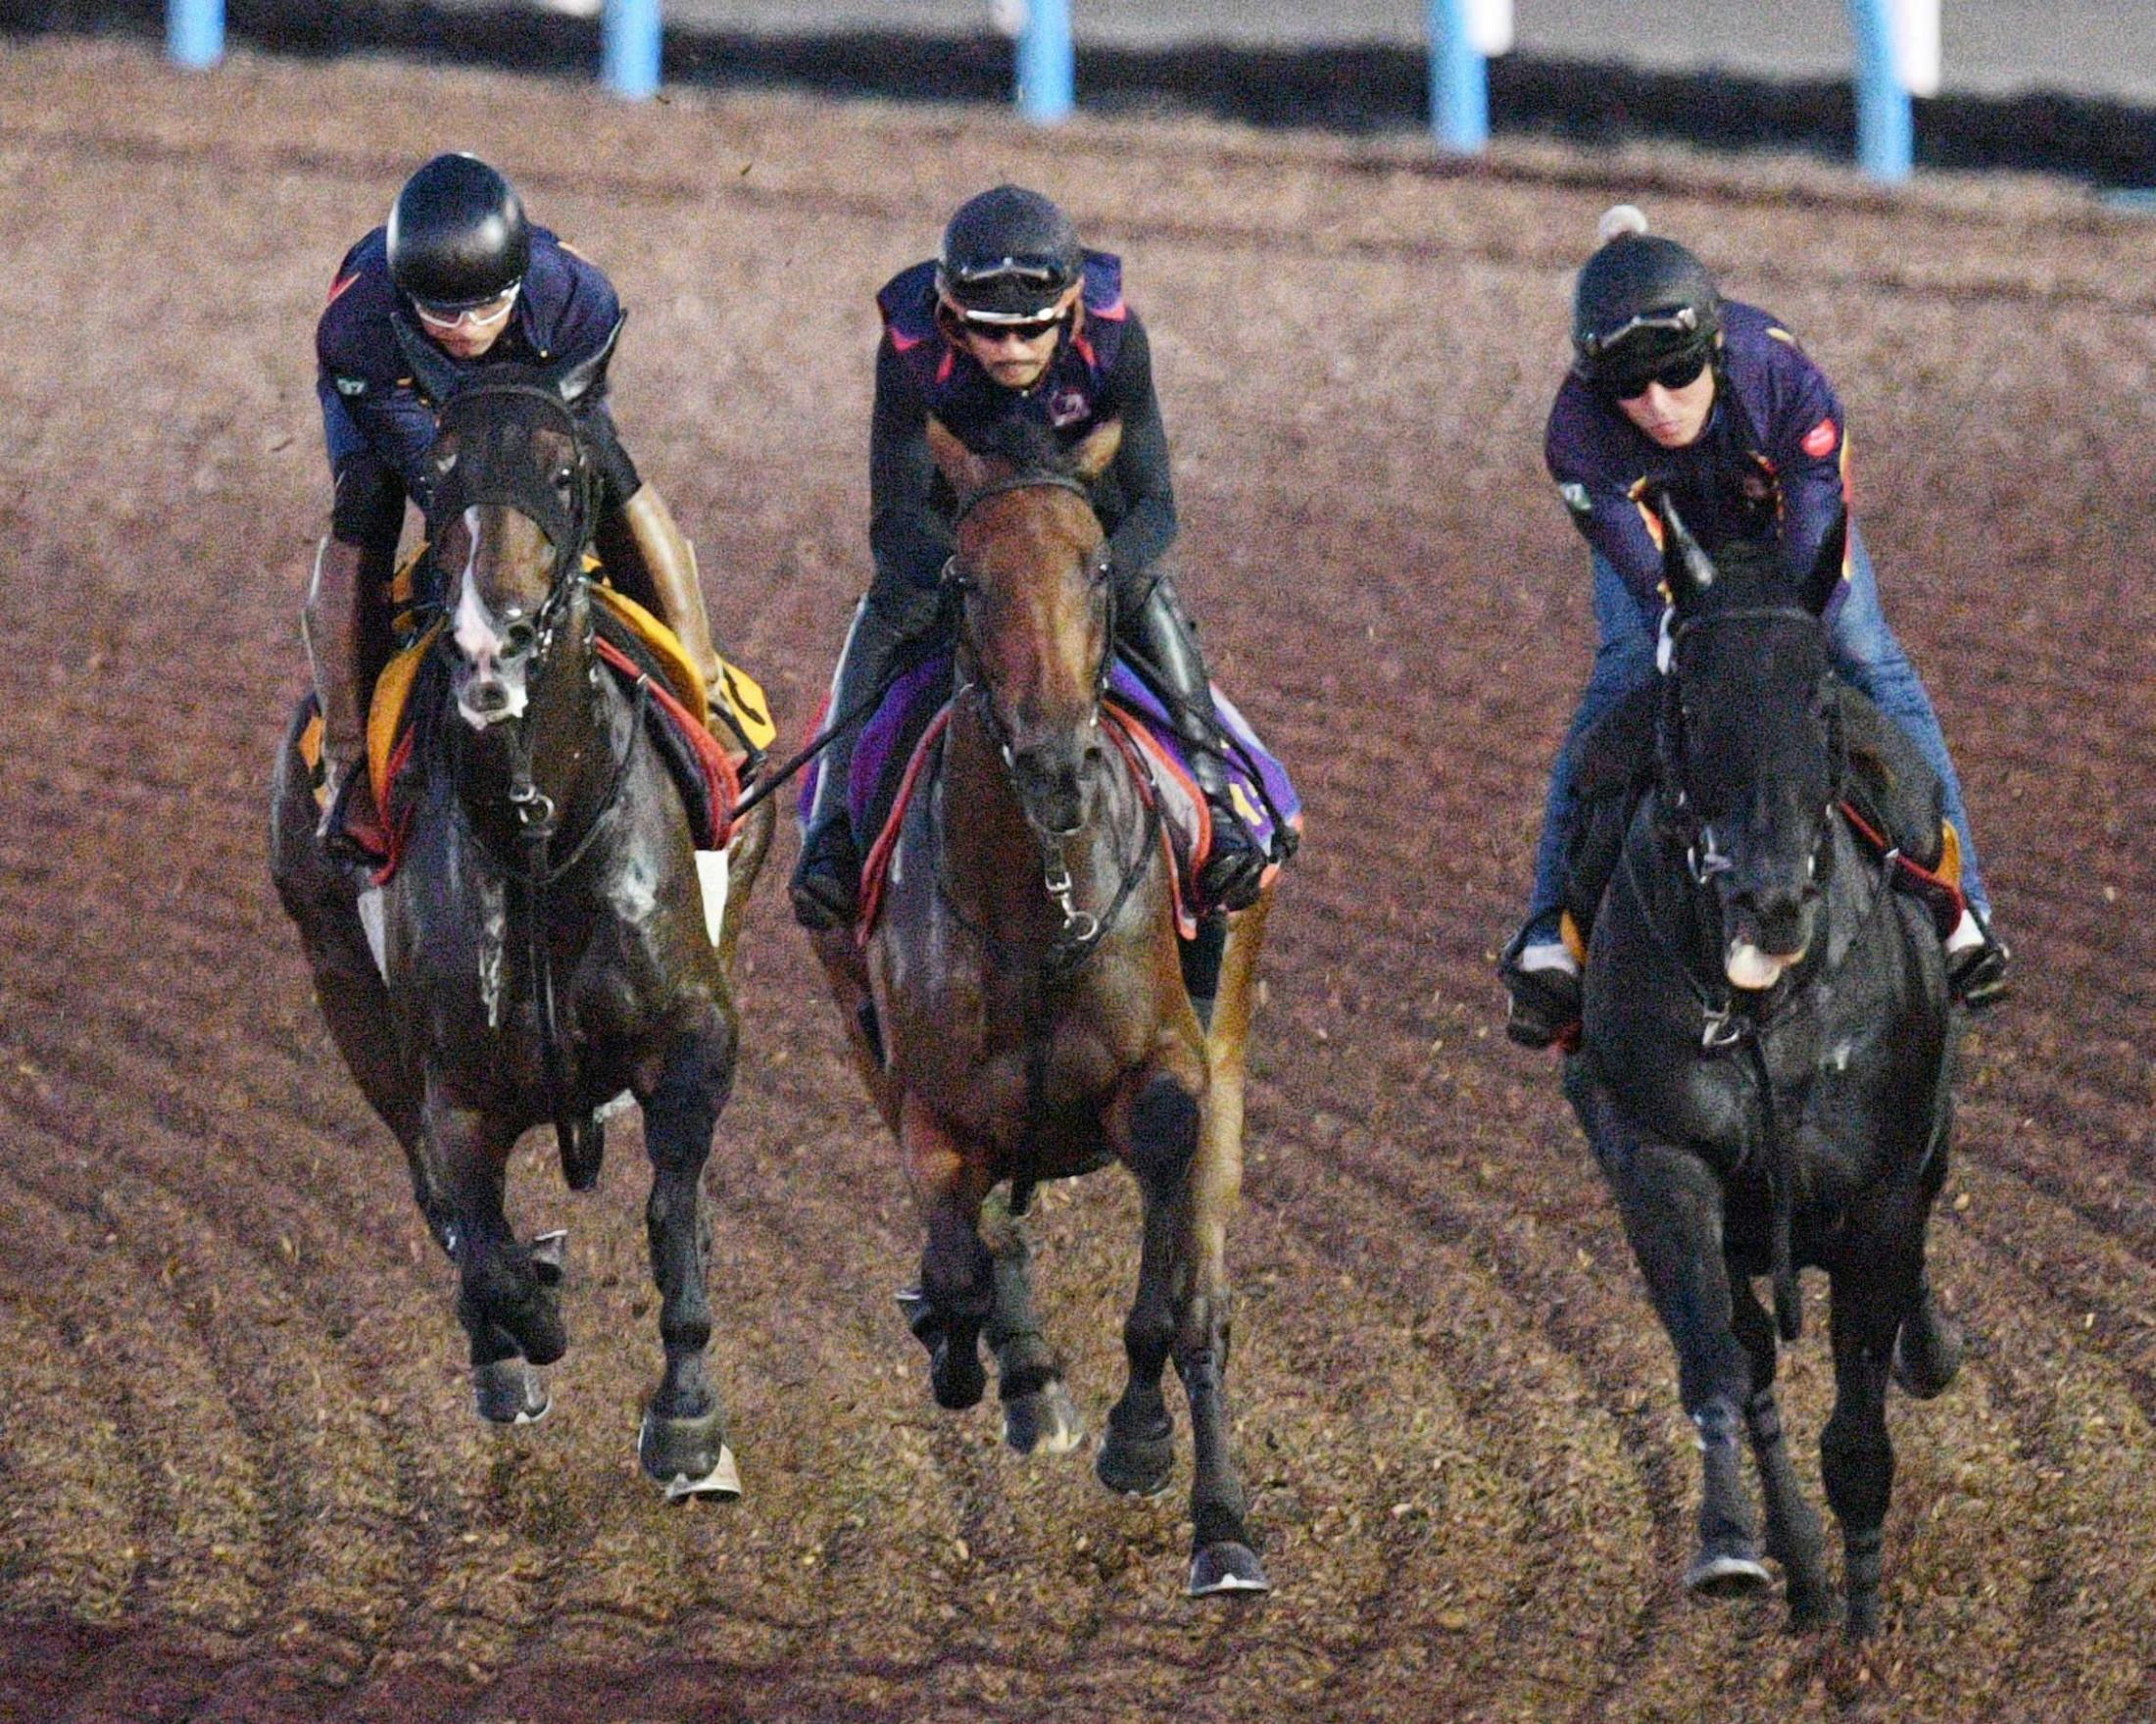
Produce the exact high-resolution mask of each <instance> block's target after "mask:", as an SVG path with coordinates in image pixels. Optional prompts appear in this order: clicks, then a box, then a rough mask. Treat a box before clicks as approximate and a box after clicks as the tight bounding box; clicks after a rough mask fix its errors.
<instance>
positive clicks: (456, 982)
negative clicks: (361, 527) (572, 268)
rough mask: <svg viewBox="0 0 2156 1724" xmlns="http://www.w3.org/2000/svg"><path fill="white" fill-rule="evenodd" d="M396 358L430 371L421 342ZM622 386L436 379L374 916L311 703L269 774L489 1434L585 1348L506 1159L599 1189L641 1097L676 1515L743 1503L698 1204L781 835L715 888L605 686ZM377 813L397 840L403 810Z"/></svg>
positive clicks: (340, 1006) (316, 950)
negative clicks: (513, 1205) (748, 962)
mask: <svg viewBox="0 0 2156 1724" xmlns="http://www.w3.org/2000/svg"><path fill="white" fill-rule="evenodd" d="M407 347H408V354H409V356H410V357H411V358H412V360H413V363H414V364H415V366H417V367H420V368H425V367H427V366H428V363H429V362H428V359H427V354H426V351H425V349H424V344H423V342H420V341H418V340H417V339H415V340H412V341H410V342H408V344H407ZM611 347H612V344H611V342H610V344H609V348H608V350H607V351H608V352H611ZM606 358H607V352H602V353H601V354H600V355H598V356H596V357H595V358H594V359H592V360H590V361H587V362H586V363H584V364H583V365H581V366H573V367H571V366H555V367H511V366H500V367H494V368H489V369H487V370H485V371H484V372H481V373H479V375H478V376H477V377H476V378H475V379H473V380H471V381H469V382H468V383H464V384H460V383H459V382H458V380H457V379H456V378H455V377H454V376H453V375H451V374H447V368H446V367H442V368H436V369H434V370H433V371H432V373H431V374H429V372H428V371H427V370H425V369H422V370H421V373H420V375H421V381H422V382H423V383H425V385H426V386H427V390H428V393H429V395H430V397H431V398H432V399H434V400H435V401H436V402H438V403H440V419H439V425H438V430H437V434H436V437H435V440H434V443H433V446H432V450H431V453H430V456H429V461H430V463H431V468H432V472H433V475H434V478H435V486H434V491H433V495H432V497H431V498H430V499H429V506H428V508H427V511H426V532H427V551H426V555H427V557H428V558H429V559H430V560H431V564H432V567H433V569H434V570H435V571H436V574H437V576H438V578H439V580H440V582H441V584H442V610H443V613H444V616H443V619H442V621H441V623H440V624H439V626H438V627H437V630H436V633H435V638H434V642H433V646H432V648H431V649H430V651H429V652H428V653H427V654H426V655H425V656H424V658H423V661H422V665H421V668H420V670H419V672H418V674H417V677H416V679H415V683H414V689H413V695H412V702H413V707H414V711H415V717H414V728H413V732H412V735H413V738H414V742H413V748H412V753H411V759H410V763H409V765H408V766H407V768H406V773H405V777H404V779H403V780H402V781H401V782H400V783H399V786H398V790H397V807H398V808H399V809H401V810H403V811H405V812H403V813H401V814H398V815H397V816H395V817H396V818H397V819H398V820H399V821H400V822H401V827H402V831H403V833H404V841H403V845H402V854H401V857H400V858H399V860H398V862H397V865H396V868H395V872H394V874H393V875H392V876H391V877H390V878H389V879H388V881H387V883H386V884H385V885H383V886H381V887H380V888H379V889H378V891H367V889H366V882H365V880H364V879H363V878H361V877H360V876H359V875H358V874H357V873H356V872H355V871H354V870H353V869H352V868H350V867H348V866H347V865H344V864H342V863H340V862H336V861H333V860H332V859H331V858H330V857H329V856H328V855H327V854H325V852H324V850H323V848H322V846H321V844H320V843H319V841H318V840H317V838H316V835H315V827H316V820H317V813H318V811H317V808H316V803H315V798H314V794H313V792H312V790H311V788H310V785H309V775H308V766H307V763H306V762H305V761H304V760H303V759H302V757H301V751H300V747H299V738H300V733H301V731H302V729H303V727H304V723H305V720H306V717H307V715H308V709H309V705H310V702H308V701H303V702H302V703H301V711H300V714H299V715H298V716H297V717H296V718H295V720H294V722H293V724H292V726H291V727H290V728H289V729H288V730H287V732H286V735H285V738H284V742H283V744H282V746H281V747H280V748H279V750H278V753H277V758H276V763H275V766H274V771H273V777H272V787H271V798H270V803H271V815H270V867H271V873H272V875H273V877H274V879H275V883H276V887H277V891H278V895H279V897H280V898H281V900H282V902H283V904H284V908H285V910H286V911H287V913H289V914H290V916H291V917H292V920H293V922H294V923H295V924H296V926H297V928H298V931H299V935H300V943H301V946H302V948H303V949H304V951H305V953H306V956H307V960H308V963H309V965H310V968H311V970H312V972H313V976H314V981H315V986H316V993H317V996H318V998H319V1002H320V1005H321V1010H322V1013H323V1016H324V1017H325V1019H326V1020H327V1023H328V1027H329V1030H330V1034H331V1037H332V1039H333V1040H334V1042H335V1043H336V1046H337V1048H338V1051H339V1052H340V1053H341V1054H342V1056H343V1058H344V1060H345V1063H346V1064H347V1065H348V1066H349V1067H350V1069H351V1072H352V1075H353V1077H354V1079H355V1080H356V1081H357V1082H358V1084H359V1086H360V1089H361V1091H362V1093H363V1094H364V1095H365V1096H366V1098H367V1100H368V1103H369V1104H370V1105H371V1106H372V1108H373V1109H374V1111H375V1113H376V1114H377V1115H379V1116H380V1118H381V1120H382V1122H383V1123H384V1124H385V1125H387V1126H388V1128H389V1129H390V1131H391V1133H392V1134H393V1135H394V1136H395V1137H396V1139H397V1141H398V1143H399V1144H400V1145H401V1146H402V1148H403V1150H404V1153H405V1158H406V1161H407V1163H408V1166H409V1170H410V1173H411V1178H412V1188H413V1195H414V1198H415V1199H416V1201H417V1204H418V1207H419V1209H420V1212H421V1214H422V1215H423V1216H424V1217H425V1219H426V1223H427V1226H428V1228H429V1230H430V1231H431V1233H432V1235H433V1237H434V1239H435V1240H436V1242H437V1243H438V1244H439V1245H440V1247H441V1249H442V1250H443V1251H444V1253H446V1254H447V1255H448V1256H449V1257H450V1259H451V1260H452V1261H453V1262H454V1263H455V1264H456V1266H457V1270H458V1275H459V1297H458V1304H457V1314H458V1317H459V1319H460V1321H461V1322H462V1324H463V1326H464V1328H465V1330H466V1335H467V1336H468V1338H469V1343H470V1363H471V1381H472V1388H473V1395H474V1400H475V1403H476V1407H477V1411H478V1413H479V1416H480V1417H481V1418H483V1419H485V1420H487V1421H489V1422H490V1423H493V1424H498V1425H518V1424H526V1423H529V1422H531V1421H533V1420H536V1419H538V1418H540V1417H543V1416H544V1415H545V1414H546V1412H547V1410H548V1408H549V1405H550V1404H551V1403H550V1397H549V1394H548V1391H547V1387H546V1384H545V1380H544V1377H543V1376H542V1374H541V1371H540V1369H539V1367H541V1366H544V1365H547V1364H551V1363H553V1362H554V1361H555V1360H557V1359H559V1358H560V1357H561V1356H562V1355H563V1354H564V1352H565V1350H566V1348H567V1333H566V1330H565V1328H564V1323H563V1319H562V1315H561V1309H560V1297H559V1286H560V1283H561V1281H562V1279H563V1273H562V1235H560V1234H559V1233H555V1234H547V1235H542V1236H541V1237H539V1238H538V1239H535V1240H533V1241H531V1242H529V1243H525V1242H522V1241H519V1240H518V1239H517V1238H515V1235H514V1234H513V1232H512V1231H511V1228H510V1224H509V1222H508V1220H507V1219H506V1217H505V1216H504V1213H503V1207H502V1204H503V1193H504V1184H505V1180H506V1176H507V1169H508V1159H509V1156H510V1152H511V1150H512V1149H513V1148H514V1146H515V1143H516V1140H517V1138H518V1137H519V1136H520V1135H521V1134H522V1133H523V1132H524V1131H525V1130H526V1129H528V1128H530V1127H532V1126H534V1125H538V1124H542V1123H548V1122H551V1123H553V1124H554V1126H555V1128H556V1131H557V1133H558V1136H559V1139H560V1144H561V1151H562V1160H563V1167H564V1174H565V1175H566V1177H567V1181H568V1184H569V1185H570V1187H571V1188H572V1189H579V1190H581V1189H586V1188H588V1187H590V1186H591V1185H593V1184H594V1183H596V1181H597V1178H598V1174H599V1168H600V1161H601V1158H602V1156H603V1153H604V1144H605V1138H604V1130H603V1123H602V1120H601V1118H600V1117H599V1113H600V1110H601V1109H602V1108H603V1107H605V1106H606V1105H607V1104H609V1103H610V1102H611V1101H612V1100H613V1099H614V1098H617V1097H619V1096H620V1095H621V1093H622V1092H624V1091H626V1092H627V1093H628V1094H629V1095H631V1096H633V1097H634V1098H635V1100H636V1102H637V1103H638V1104H639V1105H640V1106H641V1108H642V1109H643V1115H644V1135H645V1143H646V1148H647V1151H648V1153H649V1156H650V1159H651V1164H652V1185H651V1193H650V1198H649V1201H648V1203H647V1206H646V1211H645V1218H646V1224H647V1227H648V1230H649V1234H650V1245H651V1268H652V1277H653V1280H654V1282H655V1284H656V1286H657V1289H658V1292H659V1299H660V1309H659V1331H660V1336H661V1339H662V1346H663V1350H664V1366H663V1370H662V1374H661V1377H660V1381H659V1385H658V1388H657V1389H656V1390H655V1392H654V1393H653V1394H652V1396H651V1398H650V1400H649V1402H648V1403H647V1404H646V1406H645V1409H644V1414H643V1419H642V1422H641V1426H640V1430H639V1435H638V1443H637V1448H638V1454H639V1458H640V1460H641V1462H642V1465H643V1468H644V1471H645V1472H646V1473H647V1474H648V1475H649V1476H650V1477H651V1478H652V1479H653V1480H654V1481H655V1482H657V1483H658V1484H659V1485H660V1486H661V1487H662V1490H663V1491H664V1493H665V1495H666V1497H667V1498H668V1500H669V1501H672V1500H679V1499H683V1498H695V1497H701V1496H707V1495H710V1496H719V1497H724V1496H733V1495H738V1494H739V1491H740V1483H739V1474H738V1470H737V1468H736V1465H735V1462H734V1458H733V1455H732V1453H731V1451H730V1450H729V1449H728V1447H727V1445H726V1433H725V1418H724V1410H723V1407H722V1405H721V1404H720V1400H719V1397H718V1394H717V1393H716V1391H715V1390H714V1388H713V1387H712V1385H711V1380H710V1377H709V1374H708V1373H707V1371H706V1368H705V1351H706V1348H707V1345H708V1343H709V1341H710V1338H711V1308H710V1305H709V1304H708V1301H707V1297H706V1288H705V1283H706V1275H707V1269H708V1258H709V1255H710V1249H711V1240H710V1232H711V1229H710V1221H709V1217H708V1214H707V1212H706V1208H705V1202H706V1200H705V1196H704V1192H703V1187H702V1177H703V1170H704V1164H705V1161H706V1159H707V1158H708V1157H709V1156H710V1154H711V1139H712V1134H713V1132H714V1130H715V1128H716V1124H717V1119H718V1114H719V1111H720V1109H721V1108H723V1106H724V1105H725V1102H726V1099H727V1095H728V1092H729V1090H730V1088H731V1085H732V1081H733V1075H734V1068H735V1061H736V1055H737V1050H738V1047H739V1042H740V1027H741V1026H740V1015H739V1012H738V1011H737V1010H736V1008H735V1004H734V998H733V991H732V986H731V982H730V979H729V977H730V974H731V970H732V964H733V958H734V951H735V947H736V945H737V943H738V941H739V938H740V933H741V921H742V915H743V912H744V910H745V908H746V905H747V903H748V899H749V895H750V892H751V890H752V888H753V887H754V885H755V882H756V878H757V875H758V873H759V871H760V867H761V865H762V862H763V858H764V854H765V852H766V850H767V849H768V846H769V842H770V835H771V824H772V822H771V817H770V814H769V812H768V811H767V810H766V811H764V813H763V814H762V817H761V818H760V819H758V818H755V817H751V818H749V819H747V820H745V821H743V822H742V823H741V826H740V829H738V830H736V831H735V832H734V833H733V834H732V836H731V841H730V843H729V844H728V846H727V850H726V852H725V855H726V858H727V864H726V868H725V871H724V872H723V873H721V872H720V871H719V869H718V868H717V867H716V866H714V865H713V864H712V862H711V861H710V860H709V859H707V860H706V861H705V862H703V863H702V864H700V862H699V858H698V854H697V851H696V846H695V839H694V837H693V836H692V829H691V824H690V818H689V814H688V813H687V810H686V808H685V806H684V800H683V796H682V794H681V792H680V791H678V790H677V789H676V787H675V785H674V783H673V782H672V781H671V779H670V778H669V775H668V772H667V768H666V765H665V763H664V762H663V760H662V756H661V754H660V752H659V750H658V748H657V747H656V746H655V743H654V741H653V738H652V736H651V734H650V733H649V730H648V727H647V713H646V707H647V704H648V702H649V701H650V700H652V699H655V698H657V697H656V696H654V695H653V694H652V692H651V690H650V688H649V687H648V680H649V679H646V680H645V681H640V682H638V683H637V684H636V687H635V690H634V692H630V691H629V690H627V689H625V688H624V687H623V686H622V685H621V684H620V683H619V682H618V681H617V679H616V678H615V676H614V675H613V674H612V673H611V672H610V671H609V670H607V669H606V668H605V667H604V666H603V665H602V664H601V661H600V658H599V656H598V653H597V650H596V643H595V619H594V612H595V605H596V602H595V600H594V598H593V595H592V587H591V579H590V577H589V575H588V574H587V571H586V559H585V551H586V547H587V545H588V544H589V543H590V541H591V538H592V534H593V528H594V512H595V504H596V498H597V489H596V474H595V470H594V468H593V465H592V460H591V456H590V451H589V450H588V448H587V446H586V443H585V440H584V438H583V436H582V435H581V434H580V432H579V429H578V425H577V420H576V417H575V413H574V408H575V406H576V404H577V403H578V402H579V401H580V400H581V399H583V398H584V396H585V395H586V394H587V393H588V392H589V391H590V390H591V388H592V387H593V385H594V384H595V383H596V382H597V381H598V379H599V376H600V374H601V369H602V368H603V367H604V364H605V361H606ZM697 717H698V718H699V719H701V717H702V714H697ZM407 786H409V788H407ZM376 788H377V795H378V797H379V798H380V799H381V800H382V805H383V812H384V814H385V816H390V815H391V805H390V802H389V800H388V798H389V786H387V785H378V786H377V787H376ZM728 878H730V880H731V887H730V890H729V889H728V887H727V885H726V884H725V882H726V880H727V879H728ZM707 884H709V887H710V893H711V895H710V898H709V899H707V897H706V889H707ZM363 892H364V893H365V896H364V897H363ZM368 919H371V920H373V921H374V924H375V927H376V929H377V930H378V934H379V942H378V944H379V949H380V956H379V967H378V968H377V959H376V956H375V952H374V948H373V946H372V945H371V944H370V941H369V934H368V926H367V921H368Z"/></svg>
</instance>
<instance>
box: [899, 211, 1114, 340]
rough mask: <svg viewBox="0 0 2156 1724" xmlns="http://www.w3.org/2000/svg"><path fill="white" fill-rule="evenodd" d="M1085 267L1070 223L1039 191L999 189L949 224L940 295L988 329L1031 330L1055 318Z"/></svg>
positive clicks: (938, 271) (940, 271) (939, 277)
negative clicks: (1000, 325) (1028, 325)
mask: <svg viewBox="0 0 2156 1724" xmlns="http://www.w3.org/2000/svg"><path fill="white" fill-rule="evenodd" d="M1084 267H1085V252H1084V250H1083V249H1082V248H1081V247H1080V246H1079V244H1078V230H1077V228H1075V227H1073V226H1072V225H1071V222H1070V218H1069V217H1068V216H1066V215H1064V214H1063V212H1062V211H1060V210H1058V209H1057V208H1056V207H1055V206H1054V204H1053V203H1051V202H1050V201H1049V200H1048V199H1047V198H1045V197H1043V196H1042V195H1041V194H1040V193H1039V192H1037V191H1028V190H1026V188H1025V187H1024V186H1020V185H999V186H997V187H996V188H995V190H993V191H984V192H982V193H981V194H980V196H978V197H975V198H969V199H967V200H966V202H964V203H963V204H961V205H959V206H958V213H957V214H956V215H955V216H953V217H952V218H951V224H950V225H949V226H948V227H946V228H945V229H944V238H943V252H942V254H941V256H940V257H939V258H938V259H937V263H936V291H937V292H938V293H939V294H941V295H942V296H943V298H944V299H945V300H946V301H947V302H948V303H949V304H951V305H952V306H954V307H956V309H957V310H958V311H959V312H960V313H961V314H963V315H964V316H966V317H969V318H978V319H979V320H981V321H983V322H991V323H994V322H1010V323H1018V322H1028V321H1031V320H1035V319H1038V318H1042V317H1046V316H1047V315H1048V314H1049V313H1050V312H1052V311H1053V310H1054V308H1055V306H1056V304H1057V302H1058V301H1060V300H1061V299H1062V297H1063V295H1064V294H1066V293H1068V292H1069V291H1070V289H1071V286H1072V284H1073V283H1074V282H1076V281H1077V279H1078V277H1079V273H1080V271H1082V270H1083V268H1084Z"/></svg>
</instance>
